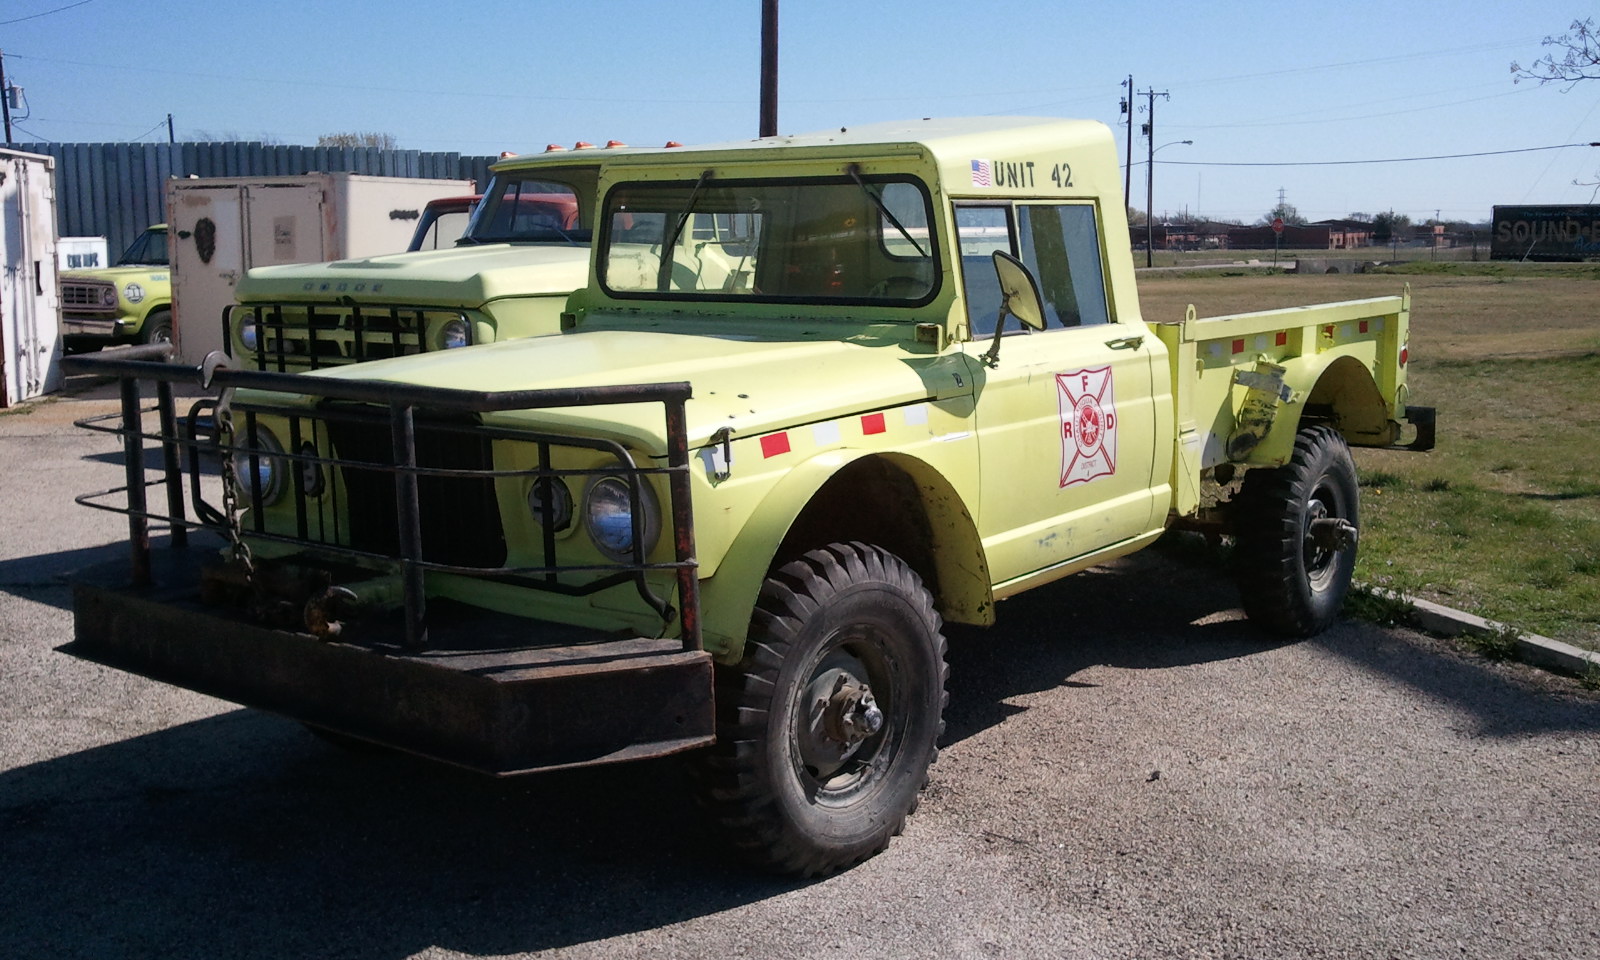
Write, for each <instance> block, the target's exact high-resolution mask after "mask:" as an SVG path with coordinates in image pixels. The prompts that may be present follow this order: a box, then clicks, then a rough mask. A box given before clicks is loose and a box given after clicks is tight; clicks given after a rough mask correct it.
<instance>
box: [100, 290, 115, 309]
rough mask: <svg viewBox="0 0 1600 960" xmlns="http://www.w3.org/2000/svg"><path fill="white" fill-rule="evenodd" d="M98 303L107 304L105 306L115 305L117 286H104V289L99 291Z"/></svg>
mask: <svg viewBox="0 0 1600 960" xmlns="http://www.w3.org/2000/svg"><path fill="white" fill-rule="evenodd" d="M100 303H101V304H102V305H104V306H107V307H114V306H116V305H117V288H116V287H106V288H105V289H104V290H102V291H100Z"/></svg>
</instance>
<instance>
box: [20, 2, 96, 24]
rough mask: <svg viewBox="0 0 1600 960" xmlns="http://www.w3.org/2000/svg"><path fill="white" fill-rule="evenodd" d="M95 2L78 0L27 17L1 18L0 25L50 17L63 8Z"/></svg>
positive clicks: (69, 8) (68, 8) (67, 8)
mask: <svg viewBox="0 0 1600 960" xmlns="http://www.w3.org/2000/svg"><path fill="white" fill-rule="evenodd" d="M93 2H94V0H78V2H77V3H69V4H67V5H66V6H64V7H56V8H55V9H54V10H46V11H45V12H44V13H30V14H28V15H27V16H26V17H17V18H16V19H15V20H0V27H4V26H8V25H10V24H13V23H21V22H22V21H24V20H37V19H39V18H40V17H48V16H50V14H52V13H60V12H61V11H63V10H71V9H72V8H73V7H81V6H83V5H84V4H86V3H93Z"/></svg>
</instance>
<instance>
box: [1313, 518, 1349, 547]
mask: <svg viewBox="0 0 1600 960" xmlns="http://www.w3.org/2000/svg"><path fill="white" fill-rule="evenodd" d="M1310 535H1311V542H1312V543H1314V544H1316V545H1317V547H1318V549H1321V550H1328V551H1330V552H1333V553H1338V552H1339V551H1340V550H1343V549H1345V548H1346V547H1353V546H1355V544H1356V539H1357V538H1358V537H1359V535H1360V534H1359V532H1358V531H1357V530H1356V528H1355V525H1354V524H1352V523H1351V522H1350V521H1349V520H1346V519H1344V518H1343V517H1323V518H1322V519H1320V520H1313V521H1311V530H1310Z"/></svg>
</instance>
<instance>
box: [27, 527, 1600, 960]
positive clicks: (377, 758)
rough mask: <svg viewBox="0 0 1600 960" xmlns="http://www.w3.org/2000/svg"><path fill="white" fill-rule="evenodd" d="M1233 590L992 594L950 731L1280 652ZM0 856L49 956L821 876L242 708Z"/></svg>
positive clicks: (71, 773) (1486, 730) (38, 802)
mask: <svg viewBox="0 0 1600 960" xmlns="http://www.w3.org/2000/svg"><path fill="white" fill-rule="evenodd" d="M1233 597H1234V595H1233V593H1232V590H1231V587H1230V585H1229V584H1228V582H1227V580H1226V579H1225V577H1224V576H1223V575H1222V574H1221V573H1220V572H1219V571H1216V570H1214V569H1208V568H1205V567H1201V566H1197V565H1194V564H1182V563H1175V562H1173V561H1172V560H1171V559H1170V558H1166V557H1162V556H1160V555H1157V554H1149V555H1144V556H1141V557H1137V558H1131V559H1130V560H1127V561H1123V562H1120V563H1118V564H1114V565H1111V566H1109V567H1107V568H1104V569H1102V570H1099V571H1095V572H1092V573H1089V574H1086V575H1082V576H1079V577H1074V578H1070V579H1068V580H1066V581H1063V582H1062V583H1059V584H1055V585H1051V586H1047V587H1043V588H1040V589H1038V590H1035V591H1031V592H1030V593H1028V594H1026V595H1024V596H1022V597H1018V598H1016V599H1015V600H1012V601H1008V602H1007V603H1006V604H1005V605H1004V606H1003V607H1002V609H1001V619H1000V623H999V625H998V626H997V627H996V628H995V629H993V630H990V631H986V632H985V631H976V630H965V629H953V630H952V631H951V633H952V642H951V652H950V661H951V680H950V691H951V705H950V708H949V711H948V714H947V717H948V727H947V730H948V732H947V742H959V741H961V740H963V739H966V738H968V737H971V736H974V735H975V734H977V733H979V732H981V731H983V730H985V729H987V728H989V727H991V726H993V725H995V724H998V723H1001V722H1004V720H1005V719H1006V718H1007V717H1009V716H1012V715H1013V714H1015V713H1016V712H1018V711H1019V710H1021V709H1024V708H1021V707H1015V706H1012V705H1009V704H1008V703H1006V701H1007V700H1008V699H1013V698H1016V697H1018V696H1019V695H1021V694H1026V693H1031V692H1036V691H1041V690H1046V689H1051V688H1060V687H1065V688H1068V689H1069V691H1070V688H1072V687H1073V686H1082V685H1083V684H1082V682H1081V681H1079V680H1076V679H1075V678H1076V677H1077V676H1078V675H1079V674H1081V673H1082V672H1083V671H1085V670H1086V669H1087V668H1089V667H1091V666H1094V665H1099V664H1105V665H1111V666H1117V667H1122V668H1126V669H1135V670H1143V669H1170V668H1179V667H1182V666H1185V665H1190V664H1197V663H1207V662H1215V661H1219V660H1225V659H1230V658H1238V657H1248V656H1252V655H1258V654H1261V653H1262V652H1264V651H1268V650H1271V649H1273V648H1275V647H1276V646H1277V645H1278V644H1277V642H1276V641H1273V640H1272V639H1271V638H1268V637H1266V636H1265V635H1263V634H1261V633H1259V632H1258V631H1256V630H1255V629H1254V628H1253V627H1251V626H1250V625H1249V624H1248V623H1246V622H1244V621H1242V620H1240V619H1239V618H1238V614H1237V612H1236V611H1232V610H1230V608H1229V605H1230V604H1232V603H1233ZM1152 598H1154V599H1152ZM1310 642H1312V643H1317V644H1321V645H1323V646H1324V647H1325V648H1326V649H1327V650H1329V651H1332V652H1333V653H1334V654H1336V655H1338V656H1341V657H1345V658H1347V659H1350V660H1352V661H1354V662H1357V663H1359V664H1360V665H1361V666H1363V667H1364V668H1366V669H1370V670H1372V671H1374V672H1377V673H1381V674H1383V675H1385V676H1388V677H1392V678H1395V679H1397V680H1399V681H1401V682H1404V683H1407V684H1410V685H1413V686H1415V687H1416V688H1417V689H1419V690H1422V691H1424V692H1425V693H1426V694H1427V695H1429V696H1432V697H1439V698H1443V699H1445V700H1448V701H1450V702H1452V703H1454V704H1459V705H1460V707H1461V708H1462V710H1463V712H1465V713H1468V714H1469V715H1471V716H1473V717H1475V718H1476V720H1477V724H1478V729H1479V732H1480V733H1481V734H1482V735H1488V736H1525V735H1530V734H1533V733H1538V732H1546V731H1550V730H1575V729H1584V730H1594V729H1600V704H1597V703H1596V702H1594V701H1592V700H1585V699H1581V698H1570V697H1568V698H1564V697H1559V696H1541V695H1538V694H1537V693H1535V692H1532V691H1530V689H1529V688H1528V687H1527V685H1526V684H1524V683H1522V682H1520V681H1518V680H1516V679H1515V678H1514V677H1512V676H1510V675H1508V674H1507V673H1505V672H1502V671H1499V670H1498V669H1497V668H1493V667H1491V666H1489V665H1486V664H1484V663H1482V662H1481V661H1474V660H1470V659H1467V658H1461V657H1454V656H1449V655H1441V654H1440V652H1439V651H1438V650H1436V649H1430V648H1428V647H1427V646H1426V642H1425V641H1422V640H1420V639H1416V638H1408V637H1407V636H1405V635H1404V634H1402V633H1398V632H1392V631H1384V630H1379V629H1377V628H1373V627H1369V626H1365V625H1360V624H1346V625H1341V626H1340V627H1338V628H1336V629H1335V630H1333V631H1331V632H1330V633H1329V634H1328V635H1326V636H1325V637H1324V638H1319V639H1318V640H1315V641H1310ZM1069 695H1070V692H1069ZM902 842H905V841H902ZM892 855H893V849H891V852H890V856H892ZM0 863H5V864H6V865H7V868H6V870H5V871H3V872H0V943H3V944H5V945H6V948H7V951H6V952H7V953H8V954H11V955H17V956H49V957H52V958H67V957H96V958H101V957H119V956H162V957H170V958H189V957H194V958H201V957H207V958H209V957H215V956H228V957H241V958H251V957H263V958H266V957H270V958H280V957H287V956H294V957H314V956H337V957H341V958H356V960H367V958H370V960H391V958H400V957H406V956H411V955H414V954H416V953H418V952H421V951H424V950H426V949H428V948H429V947H431V946H440V947H444V948H447V949H450V950H456V951H461V952H465V953H470V954H493V955H500V954H515V953H523V952H536V951H540V950H549V949H557V948H561V947H566V946H572V945H577V944H584V943H590V942H594V941H599V940H604V939H607V938H611V937H617V936H623V935H627V934H633V933H639V932H641V931H649V930H656V929H660V928H663V927H668V926H671V925H673V924H678V923H681V922H684V921H686V920H693V919H695V918H700V917H705V916H709V915H713V914H716V913H718V912H722V911H726V910H730V909H736V908H739V907H742V906H745V905H749V904H753V903H758V902H761V901H765V900H769V899H771V898H775V897H780V896H784V895H787V894H794V893H799V892H803V891H804V890H805V888H807V887H809V886H811V882H808V881H796V880H787V879H780V878H772V877H767V876H764V875H760V874H756V873H752V872H750V871H749V870H746V869H744V868H743V867H741V866H739V865H738V864H737V863H736V862H734V861H733V860H732V859H731V858H730V857H728V856H727V855H726V854H725V853H724V852H723V850H722V848H721V847H720V845H719V844H718V843H717V841H716V839H715V838H714V836H713V835H712V833H711V831H710V829H709V828H708V827H707V826H706V825H705V823H704V821H703V820H702V818H701V816H700V814H699V813H698V811H697V810H696V808H695V807H694V805H693V803H692V801H691V799H690V791H689V790H688V789H687V786H686V784H685V783H684V777H683V765H682V764H681V763H680V762H679V761H676V760H673V759H667V760H660V761H650V762H645V763H638V764H633V765H627V766H619V767H611V768H600V769H594V770H579V771H566V772H559V773H552V774H547V775H543V776H537V777H530V778H523V779H518V780H510V781H494V780H489V779H485V778H481V777H477V776H475V775H471V774H466V773H460V772H456V771H454V770H451V769H448V768H442V767H439V766H435V765H430V764H426V763H423V762H421V761H415V760H411V759H409V758H406V757H402V756H397V755H389V754H381V753H380V754H353V753H347V752H344V751H342V750H339V749H336V748H333V747H330V746H328V745H326V744H323V743H321V742H320V741H318V740H316V739H314V738H313V737H311V736H310V735H309V734H308V733H306V732H305V731H303V730H302V729H301V728H299V727H298V726H296V725H295V724H293V723H290V722H287V721H283V720H280V719H277V718H273V717H269V716H266V715H263V714H259V713H254V712H250V711H243V710H238V711H230V712H225V713H222V714H219V715H216V716H213V717H210V718H207V719H203V720H198V721H194V722H190V723H185V724H181V725H179V726H175V727H170V728H167V729H163V730H159V731H157V732H154V733H150V734H146V735H143V736H137V737H133V738H130V739H126V740H122V741H119V742H115V743H111V744H107V745H106V746H102V747H97V748H94V749H90V750H85V751H81V752H78V753H72V754H68V755H65V756H61V757H58V758H55V759H52V760H47V761H43V762H40V763H36V764H33V765H31V766H27V767H22V768H19V769H15V770H10V771H7V772H4V773H0ZM880 867H881V868H882V869H888V867H882V863H881V862H879V863H869V864H866V865H863V866H862V867H860V868H858V869H857V870H856V871H851V872H849V873H846V874H845V875H843V876H840V877H838V878H835V879H833V880H829V881H823V882H825V883H829V884H838V885H840V887H841V892H842V891H854V892H853V893H851V894H850V896H866V895H869V892H868V891H867V890H866V889H862V890H858V889H856V888H855V887H854V886H852V885H855V884H870V885H872V886H873V887H875V886H876V885H878V884H881V883H882V879H883V878H882V877H881V876H880V877H876V879H868V877H870V876H872V872H873V871H875V870H877V869H879V868H880ZM831 895H832V894H830V896H831ZM870 895H873V896H878V895H880V893H871V894H870Z"/></svg>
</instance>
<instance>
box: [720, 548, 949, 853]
mask: <svg viewBox="0 0 1600 960" xmlns="http://www.w3.org/2000/svg"><path fill="white" fill-rule="evenodd" d="M948 676H949V667H948V666H947V664H946V663H945V639H944V636H943V634H942V633H941V632H940V620H939V615H938V613H936V612H935V611H934V609H933V598H932V596H931V595H930V594H929V593H928V590H927V589H926V588H925V587H924V586H923V585H922V582H921V581H920V580H919V579H918V578H917V575H916V574H915V573H913V572H912V571H911V568H910V567H908V566H906V564H905V563H904V562H902V561H901V560H900V559H899V558H898V557H895V556H894V555H892V554H890V553H888V552H887V551H884V550H882V549H880V548H878V547H874V546H869V545H867V544H863V543H835V544H831V545H829V546H827V547H824V548H822V549H819V550H813V551H811V552H810V553H807V554H806V555H805V556H804V557H801V558H800V559H798V560H795V561H793V562H791V563H788V564H785V565H784V566H783V567H782V568H781V569H780V570H778V571H777V572H776V573H774V574H773V575H772V576H770V577H768V578H767V581H766V583H765V584H764V585H763V586H762V589H761V595H760V597H759V599H758V600H757V603H756V610H755V614H754V616H753V617H752V624H751V634H750V638H749V641H748V642H747V643H746V645H745V656H744V660H743V662H741V663H740V664H739V665H738V666H737V667H719V668H718V674H717V691H716V696H717V712H718V717H717V744H716V745H715V746H714V747H712V748H711V749H710V750H709V751H707V752H706V754H704V755H703V756H702V757H701V758H700V761H699V764H698V766H697V770H696V774H697V779H698V781H699V787H700V793H701V798H702V801H703V802H704V804H705V805H706V806H707V807H708V808H709V810H710V812H711V814H712V816H713V817H714V818H715V819H716V820H717V821H718V822H719V823H720V825H721V827H722V828H723V830H724V831H725V832H726V834H727V835H728V837H729V838H730V839H731V840H732V842H733V844H734V846H735V847H737V848H738V849H739V851H740V852H741V853H742V854H743V855H744V856H745V857H746V858H747V859H749V860H751V861H752V862H754V863H755V864H757V865H759V866H762V867H765V868H768V869H771V870H774V871H777V872H780V873H787V874H798V875H803V876H818V875H822V874H828V873H832V872H834V871H836V870H839V869H841V868H843V867H847V866H850V865H851V864H854V863H856V862H858V861H860V860H864V859H866V858H867V857H870V856H872V855H873V854H875V853H877V852H878V851H880V850H882V849H883V848H884V847H886V846H888V844H889V839H890V838H891V837H893V836H895V835H896V834H898V833H899V832H900V830H901V828H902V827H903V825H904V823H905V819H906V817H907V816H908V815H910V813H911V812H912V811H913V810H915V809H916V806H917V800H918V797H919V795H920V794H921V792H922V788H923V787H924V786H925V785H926V784H927V780H928V767H929V765H930V764H932V763H933V761H934V759H935V758H936V757H937V756H938V739H939V735H940V734H941V733H942V732H943V730H944V719H943V714H944V707H945V704H946V702H947V701H948V699H949V696H948V694H947V693H946V692H945V680H946V678H947V677H948Z"/></svg>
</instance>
